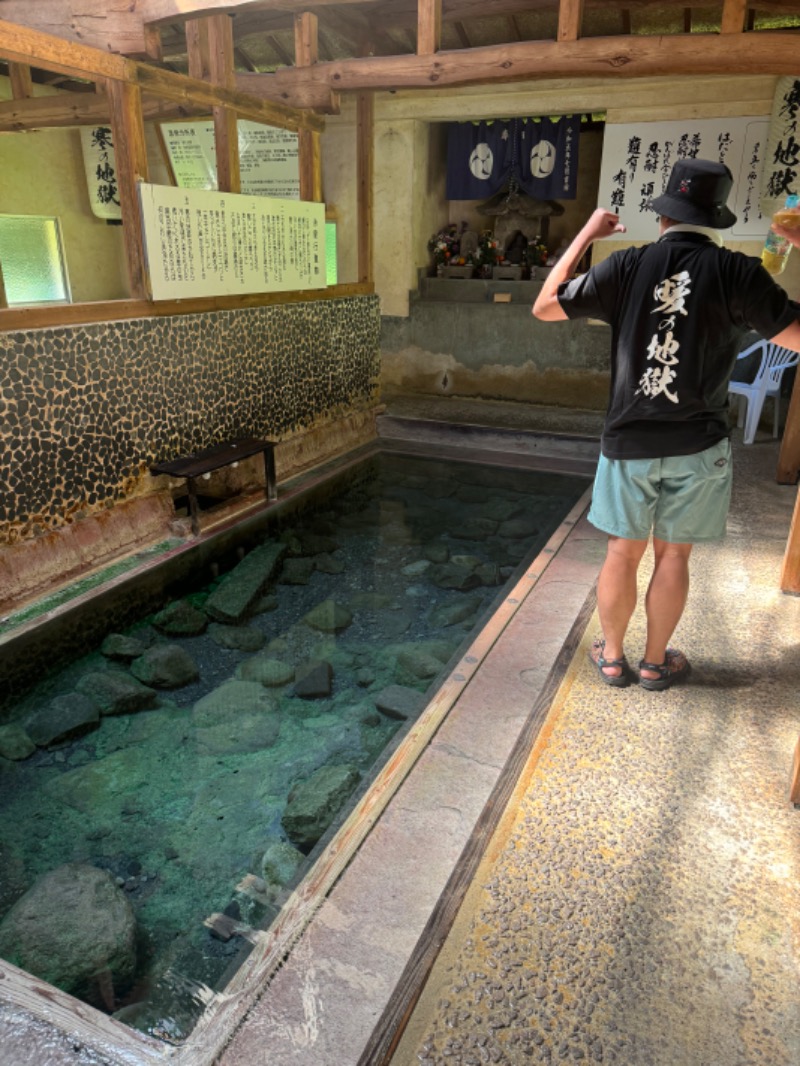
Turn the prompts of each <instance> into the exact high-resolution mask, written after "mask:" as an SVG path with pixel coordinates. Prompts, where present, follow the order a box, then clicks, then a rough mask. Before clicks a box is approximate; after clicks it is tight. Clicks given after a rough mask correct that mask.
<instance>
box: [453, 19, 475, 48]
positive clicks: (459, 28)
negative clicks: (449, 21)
mask: <svg viewBox="0 0 800 1066" xmlns="http://www.w3.org/2000/svg"><path fill="white" fill-rule="evenodd" d="M453 28H454V29H455V31H456V34H457V35H458V39H459V41H461V47H462V48H472V41H470V39H469V34H468V33H467V31H466V28H465V26H464V23H463V22H454V23H453Z"/></svg>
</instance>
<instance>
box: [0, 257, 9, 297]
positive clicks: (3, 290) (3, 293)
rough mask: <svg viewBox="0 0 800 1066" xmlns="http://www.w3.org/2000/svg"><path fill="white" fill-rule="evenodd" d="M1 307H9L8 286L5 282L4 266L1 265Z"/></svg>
mask: <svg viewBox="0 0 800 1066" xmlns="http://www.w3.org/2000/svg"><path fill="white" fill-rule="evenodd" d="M0 307H8V297H7V296H6V284H5V282H4V281H3V264H2V263H0Z"/></svg>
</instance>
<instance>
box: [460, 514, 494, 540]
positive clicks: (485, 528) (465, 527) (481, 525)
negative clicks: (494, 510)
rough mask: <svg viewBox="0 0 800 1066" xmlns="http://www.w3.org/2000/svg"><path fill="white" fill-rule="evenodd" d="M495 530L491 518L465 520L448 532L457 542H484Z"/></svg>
mask: <svg viewBox="0 0 800 1066" xmlns="http://www.w3.org/2000/svg"><path fill="white" fill-rule="evenodd" d="M496 530H497V522H496V521H495V520H494V519H493V518H465V519H464V520H463V521H462V522H459V523H458V525H456V526H454V528H453V529H451V531H450V536H451V537H457V538H458V539H459V540H485V539H486V537H490V536H491V535H492V534H493V533H494V532H495V531H496Z"/></svg>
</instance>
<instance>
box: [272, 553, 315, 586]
mask: <svg viewBox="0 0 800 1066" xmlns="http://www.w3.org/2000/svg"><path fill="white" fill-rule="evenodd" d="M313 573H314V560H313V559H308V558H306V557H305V556H300V557H299V558H297V559H295V558H289V559H284V561H283V569H282V570H281V576H280V577H279V578H278V581H279V583H280V584H281V585H307V584H308V583H309V581H310V580H311V575H312V574H313Z"/></svg>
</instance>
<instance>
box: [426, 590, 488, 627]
mask: <svg viewBox="0 0 800 1066" xmlns="http://www.w3.org/2000/svg"><path fill="white" fill-rule="evenodd" d="M482 603H483V600H482V599H481V598H480V596H463V597H460V598H459V599H458V600H457V601H456V602H455V603H445V604H442V606H441V607H435V608H434V609H433V610H432V611H431V613H430V622H431V625H434V626H442V627H446V626H455V625H458V623H459V622H464V621H466V619H467V618H471V617H472V616H473V615H474V614H475V612H476V611H477V610H478V609H479V607H480V606H481V604H482Z"/></svg>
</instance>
